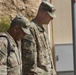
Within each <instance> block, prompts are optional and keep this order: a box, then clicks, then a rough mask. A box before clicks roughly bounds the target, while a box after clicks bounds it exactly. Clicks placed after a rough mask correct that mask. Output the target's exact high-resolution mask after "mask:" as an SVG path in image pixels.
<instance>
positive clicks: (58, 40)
mask: <svg viewBox="0 0 76 75" xmlns="http://www.w3.org/2000/svg"><path fill="white" fill-rule="evenodd" d="M52 3H53V4H54V5H55V7H56V18H55V19H54V20H53V31H52V32H53V35H54V36H53V37H54V43H55V44H63V43H72V17H71V0H52ZM51 27H52V25H51ZM52 32H50V34H51V35H52ZM51 35H50V37H51ZM51 40H52V37H51Z"/></svg>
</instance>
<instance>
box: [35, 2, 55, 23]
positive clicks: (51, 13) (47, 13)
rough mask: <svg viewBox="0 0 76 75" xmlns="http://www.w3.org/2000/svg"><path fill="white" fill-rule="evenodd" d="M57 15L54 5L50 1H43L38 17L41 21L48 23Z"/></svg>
mask: <svg viewBox="0 0 76 75" xmlns="http://www.w3.org/2000/svg"><path fill="white" fill-rule="evenodd" d="M55 17H56V15H55V7H54V5H52V4H51V3H49V2H48V1H42V2H41V4H40V6H39V10H38V14H37V16H36V19H41V22H43V24H48V23H49V21H50V20H51V19H53V18H55Z"/></svg>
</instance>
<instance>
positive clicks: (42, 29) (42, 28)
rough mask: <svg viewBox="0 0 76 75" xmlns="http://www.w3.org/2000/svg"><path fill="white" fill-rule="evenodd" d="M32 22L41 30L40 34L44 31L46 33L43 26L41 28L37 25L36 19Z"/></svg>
mask: <svg viewBox="0 0 76 75" xmlns="http://www.w3.org/2000/svg"><path fill="white" fill-rule="evenodd" d="M32 22H34V23H35V25H36V26H37V28H38V30H39V31H40V32H44V31H45V29H44V27H43V26H40V25H39V24H38V23H36V22H35V20H34V19H33V20H32Z"/></svg>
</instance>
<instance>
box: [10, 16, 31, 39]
mask: <svg viewBox="0 0 76 75" xmlns="http://www.w3.org/2000/svg"><path fill="white" fill-rule="evenodd" d="M29 24H30V22H29V20H28V19H27V18H25V17H23V16H20V15H19V16H16V17H15V18H14V19H13V20H12V22H11V25H10V28H9V33H10V35H11V36H12V37H13V38H14V39H15V40H20V39H22V38H23V37H24V36H25V34H26V33H27V34H28V29H27V27H28V26H29Z"/></svg>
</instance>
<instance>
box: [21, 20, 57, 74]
mask: <svg viewBox="0 0 76 75" xmlns="http://www.w3.org/2000/svg"><path fill="white" fill-rule="evenodd" d="M29 30H30V32H31V34H32V35H29V37H30V38H31V39H29V38H28V37H25V38H23V42H22V48H23V50H24V52H23V53H24V54H23V55H24V58H23V59H24V60H23V62H24V61H25V62H24V63H23V67H24V66H25V67H24V68H23V69H24V72H25V73H24V74H23V75H56V72H55V70H54V67H53V61H52V54H51V48H50V43H49V42H48V39H47V34H46V32H45V30H44V28H43V27H39V26H38V25H37V24H36V23H35V22H33V21H32V22H31V24H30V27H29ZM27 36H28V35H27ZM26 46H27V47H26ZM28 60H29V61H28ZM29 64H30V65H29ZM27 68H28V69H27ZM26 72H27V73H26Z"/></svg>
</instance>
